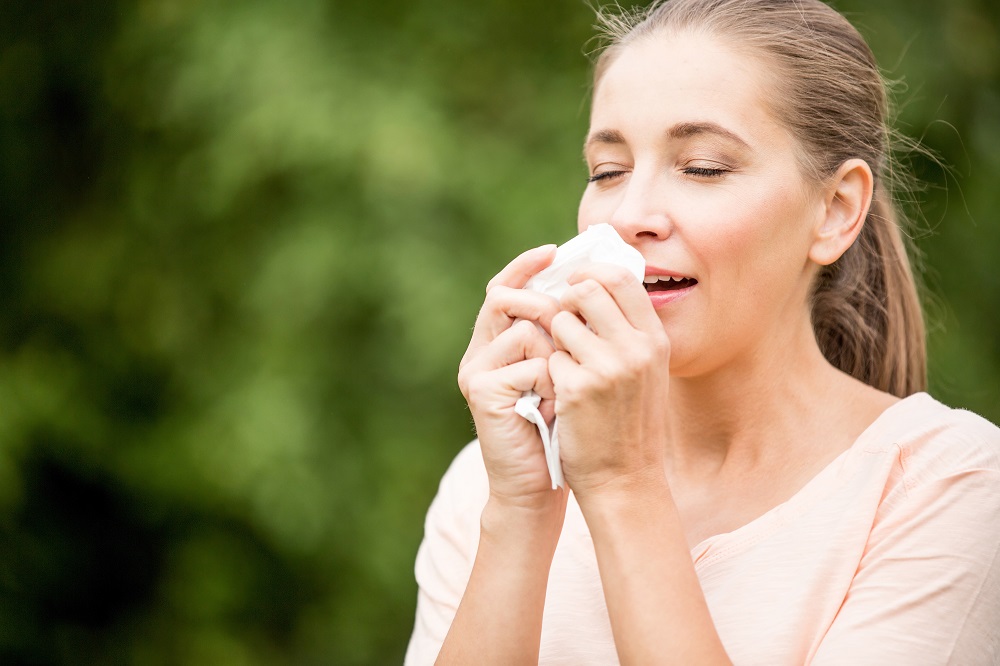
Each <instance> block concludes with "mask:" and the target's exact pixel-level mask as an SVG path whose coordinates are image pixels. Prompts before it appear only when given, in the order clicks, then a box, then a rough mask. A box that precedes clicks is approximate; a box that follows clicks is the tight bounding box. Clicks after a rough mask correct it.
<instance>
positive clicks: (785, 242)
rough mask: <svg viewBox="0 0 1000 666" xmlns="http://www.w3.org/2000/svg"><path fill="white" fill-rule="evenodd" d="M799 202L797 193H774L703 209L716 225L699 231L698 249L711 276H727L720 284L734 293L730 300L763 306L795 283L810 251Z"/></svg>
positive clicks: (803, 214) (710, 225)
mask: <svg viewBox="0 0 1000 666" xmlns="http://www.w3.org/2000/svg"><path fill="white" fill-rule="evenodd" d="M801 204H802V202H801V199H800V197H799V196H797V194H796V193H793V192H788V191H781V190H779V191H774V190H772V191H770V192H769V194H768V196H761V195H757V196H748V197H740V198H739V200H738V201H730V202H727V205H725V206H721V205H720V206H718V207H716V208H715V209H714V210H704V211H703V213H704V215H705V216H706V217H705V218H704V219H714V220H716V223H715V224H705V225H703V226H701V227H700V236H701V242H700V243H698V246H699V247H701V248H702V249H703V250H704V252H705V253H706V254H705V256H704V257H702V259H703V260H704V261H705V262H706V263H707V265H709V266H711V267H712V268H713V269H714V270H713V273H714V272H716V271H718V272H720V273H721V274H717V277H723V276H724V277H725V278H726V279H724V280H720V281H718V282H719V284H718V285H717V286H719V287H720V288H725V289H728V290H730V294H729V296H730V297H736V298H737V299H739V300H749V301H750V302H755V301H756V302H759V299H761V298H765V297H766V296H767V295H768V294H774V293H775V292H776V291H781V290H782V289H781V287H782V285H783V284H789V285H790V284H791V283H794V282H795V280H796V279H797V277H798V276H799V275H801V274H802V271H803V267H804V266H805V263H806V259H807V252H808V243H807V242H805V241H806V240H807V235H806V233H805V232H806V231H807V224H808V223H807V220H806V219H805V211H804V208H803V206H802V205H801ZM709 255H710V256H709Z"/></svg>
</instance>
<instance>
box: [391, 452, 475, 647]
mask: <svg viewBox="0 0 1000 666" xmlns="http://www.w3.org/2000/svg"><path fill="white" fill-rule="evenodd" d="M488 493H489V485H488V480H487V477H486V469H485V467H484V466H483V458H482V453H481V452H480V450H479V443H478V442H475V441H474V442H472V443H471V444H469V445H468V446H466V447H465V448H464V449H463V450H462V451H461V452H460V453H459V454H458V456H456V458H455V460H454V461H453V462H452V464H451V466H450V467H449V468H448V471H447V472H446V473H445V475H444V478H442V480H441V485H440V487H439V488H438V493H437V496H436V497H435V498H434V500H433V501H432V502H431V506H430V509H428V511H427V519H426V521H425V522H424V538H423V541H422V542H421V544H420V549H419V550H418V551H417V560H416V566H415V567H414V573H415V574H416V579H417V588H418V589H417V613H416V620H415V623H414V627H413V634H412V636H411V637H410V644H409V646H408V648H407V650H406V659H405V662H404V664H405V665H406V666H423V665H424V664H433V663H434V660H435V659H437V655H438V652H440V650H441V645H442V644H443V643H444V639H445V636H447V634H448V629H449V628H450V627H451V623H452V620H453V619H454V617H455V613H456V612H457V610H458V604H459V602H461V600H462V595H463V594H465V588H466V586H467V585H468V582H469V576H470V575H471V574H472V565H473V563H474V562H475V559H476V550H477V549H478V545H479V521H480V516H481V515H482V510H483V507H484V506H485V504H486V499H487V496H488Z"/></svg>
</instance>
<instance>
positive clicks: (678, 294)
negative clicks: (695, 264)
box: [647, 284, 698, 310]
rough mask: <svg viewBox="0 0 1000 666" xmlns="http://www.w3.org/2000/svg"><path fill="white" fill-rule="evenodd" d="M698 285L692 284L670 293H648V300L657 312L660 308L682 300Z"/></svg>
mask: <svg viewBox="0 0 1000 666" xmlns="http://www.w3.org/2000/svg"><path fill="white" fill-rule="evenodd" d="M697 286H698V285H696V284H693V285H691V286H690V287H684V288H683V289H671V290H670V291H650V292H647V293H648V294H649V300H650V302H651V303H652V304H653V309H654V310H659V309H660V308H663V307H666V306H668V305H670V304H671V303H674V302H676V301H677V300H679V299H681V298H684V297H685V296H687V295H688V294H690V293H691V291H692V290H693V289H694V288H695V287H697Z"/></svg>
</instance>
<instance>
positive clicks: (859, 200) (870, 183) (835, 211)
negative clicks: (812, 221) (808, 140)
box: [809, 159, 875, 266]
mask: <svg viewBox="0 0 1000 666" xmlns="http://www.w3.org/2000/svg"><path fill="white" fill-rule="evenodd" d="M874 183H875V179H874V177H873V176H872V170H871V167H869V166H868V163H867V162H865V161H864V160H860V159H850V160H847V161H846V162H844V163H843V164H841V165H840V168H839V169H837V173H836V174H834V176H833V178H832V179H831V180H830V183H829V184H828V185H827V186H826V187H825V188H824V190H823V192H824V197H825V206H824V214H823V215H822V216H821V220H820V221H819V224H818V225H817V228H816V234H815V237H814V239H813V244H812V247H811V248H810V249H809V258H810V259H812V260H813V261H814V262H816V263H817V264H819V265H821V266H829V265H830V264H832V263H833V262H835V261H836V260H837V259H840V256H841V255H842V254H844V253H845V252H847V249H848V248H849V247H851V244H852V243H854V239H856V238H857V237H858V234H860V233H861V228H862V227H863V226H864V225H865V218H866V217H868V209H869V208H870V207H871V205H872V192H873V189H874Z"/></svg>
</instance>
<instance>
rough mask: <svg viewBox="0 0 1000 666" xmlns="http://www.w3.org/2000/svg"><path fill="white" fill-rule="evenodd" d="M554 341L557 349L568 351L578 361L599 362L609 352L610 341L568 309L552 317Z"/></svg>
mask: <svg viewBox="0 0 1000 666" xmlns="http://www.w3.org/2000/svg"><path fill="white" fill-rule="evenodd" d="M552 341H553V342H554V343H555V345H556V350H557V351H565V352H568V353H569V354H570V355H571V356H572V357H573V359H574V360H575V361H576V362H577V363H594V362H598V361H600V359H601V358H603V357H605V356H607V355H608V353H609V351H608V349H607V344H608V343H607V342H605V341H604V340H601V339H600V338H599V337H597V335H596V334H595V333H594V332H593V331H591V330H590V329H589V328H587V325H586V324H584V323H583V322H582V321H580V319H579V318H578V317H577V316H576V315H575V314H573V313H572V312H568V311H566V310H563V311H562V312H560V313H559V314H557V315H556V316H555V317H553V318H552Z"/></svg>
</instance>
